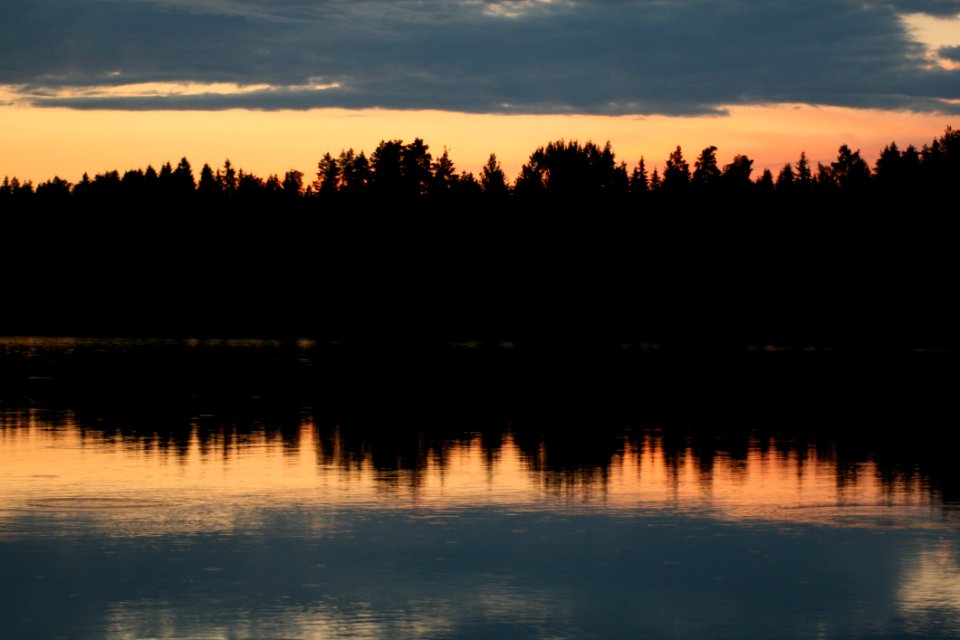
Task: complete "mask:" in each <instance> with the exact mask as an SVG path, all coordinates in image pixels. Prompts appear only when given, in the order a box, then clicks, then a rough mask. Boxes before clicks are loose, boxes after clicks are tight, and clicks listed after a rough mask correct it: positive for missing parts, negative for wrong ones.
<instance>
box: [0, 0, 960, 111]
mask: <svg viewBox="0 0 960 640" xmlns="http://www.w3.org/2000/svg"><path fill="white" fill-rule="evenodd" d="M9 4H10V5H11V6H9V8H8V10H7V11H6V19H5V20H4V21H3V23H2V24H0V84H5V85H16V86H17V91H18V92H19V93H20V94H21V95H22V96H25V99H26V100H29V101H30V102H32V103H33V104H36V105H41V106H70V107H76V108H116V109H153V108H174V109H224V108H231V107H248V108H258V109H279V108H293V109H305V108H311V107H324V106H342V107H387V108H403V109H407V108H430V109H449V110H458V111H470V112H508V113H509V112H525V113H668V114H711V113H721V112H722V109H723V108H724V106H726V105H737V104H766V103H776V102H801V103H810V104H824V105H841V106H853V107H879V108H888V109H913V110H925V111H926V110H940V111H950V112H956V111H957V110H958V107H957V104H956V103H954V102H951V101H952V100H957V99H960V72H958V71H956V70H947V69H931V68H930V65H929V63H928V60H927V58H926V54H927V51H926V48H925V46H924V45H922V44H921V43H918V42H915V41H914V40H913V39H912V36H911V35H910V33H909V31H908V30H907V28H906V26H905V24H904V22H903V21H902V19H901V17H900V15H901V13H902V12H907V11H909V12H920V11H922V12H926V13H929V14H932V15H941V16H942V15H953V14H956V13H960V0H916V1H915V0H911V1H910V2H907V0H889V1H877V2H855V1H851V0H810V1H808V2H803V3H800V2H778V3H757V2H754V1H749V0H727V1H725V2H715V1H713V0H604V1H600V0H568V1H566V2H564V1H561V0H554V1H553V2H547V1H545V0H500V1H494V0H462V1H456V0H422V1H414V0H392V1H389V2H388V1H385V0H318V1H315V2H311V3H308V2H305V1H303V0H267V1H258V2H255V1H253V0H190V1H189V2H188V1H187V0H127V1H124V2H117V1H115V0H11V2H10V3H9ZM947 57H950V54H949V51H948V56H947ZM145 82H196V83H214V82H221V83H222V82H227V83H235V84H237V85H241V86H244V85H247V86H249V85H270V87H269V88H261V89H259V90H251V91H245V92H242V93H236V94H229V93H224V92H219V93H216V92H210V93H202V92H201V93H197V92H193V93H191V94H187V95H184V94H170V95H154V96H146V95H141V96H137V95H134V96H131V95H127V94H126V93H125V94H124V95H110V94H109V93H108V92H103V91H100V92H98V93H97V92H95V93H90V92H84V91H83V90H82V89H83V88H84V87H104V86H107V87H109V86H119V85H130V84H136V83H145ZM317 83H321V84H324V85H336V86H335V87H334V88H328V89H325V90H315V89H313V88H310V86H311V85H315V84H317Z"/></svg>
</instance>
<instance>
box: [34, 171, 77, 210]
mask: <svg viewBox="0 0 960 640" xmlns="http://www.w3.org/2000/svg"><path fill="white" fill-rule="evenodd" d="M71 186H72V185H71V184H70V183H69V182H67V181H66V180H63V179H62V178H60V177H59V176H55V177H54V178H52V179H51V180H47V181H46V182H41V183H40V184H39V185H37V191H36V197H37V205H38V206H40V207H42V208H44V209H47V210H51V211H54V210H62V209H63V208H64V207H66V206H67V205H68V204H69V201H70V188H71Z"/></svg>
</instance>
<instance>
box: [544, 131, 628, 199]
mask: <svg viewBox="0 0 960 640" xmlns="http://www.w3.org/2000/svg"><path fill="white" fill-rule="evenodd" d="M527 166H529V168H530V170H531V172H532V173H533V174H536V175H538V176H540V179H541V182H542V183H543V185H544V188H545V190H546V192H547V193H548V194H552V195H556V196H564V197H592V198H595V197H600V196H607V197H609V196H619V195H623V194H625V193H626V190H627V184H628V180H627V170H626V166H624V165H623V164H619V165H618V164H617V163H616V162H615V158H614V154H613V150H612V148H611V147H610V143H609V142H608V143H607V144H606V145H605V146H604V147H603V148H602V149H601V148H600V147H598V146H597V145H596V144H594V143H593V142H587V143H586V144H584V145H580V144H579V143H578V142H576V141H571V142H566V141H564V140H558V141H556V142H551V143H549V144H547V145H546V146H545V147H539V148H538V149H537V150H536V151H534V152H533V153H532V154H531V155H530V160H529V161H528V163H527Z"/></svg>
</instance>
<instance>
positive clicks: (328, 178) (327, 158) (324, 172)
mask: <svg viewBox="0 0 960 640" xmlns="http://www.w3.org/2000/svg"><path fill="white" fill-rule="evenodd" d="M352 151H353V150H352V149H351V152H352ZM341 155H342V154H341ZM341 177H342V171H341V164H340V162H339V161H338V160H337V159H336V158H334V157H333V156H331V155H330V154H329V153H325V154H323V157H322V158H320V162H318V163H317V180H316V182H315V183H314V184H315V185H316V190H317V193H318V194H320V197H321V198H330V197H332V196H333V195H334V194H336V193H337V191H338V190H339V189H340V180H341Z"/></svg>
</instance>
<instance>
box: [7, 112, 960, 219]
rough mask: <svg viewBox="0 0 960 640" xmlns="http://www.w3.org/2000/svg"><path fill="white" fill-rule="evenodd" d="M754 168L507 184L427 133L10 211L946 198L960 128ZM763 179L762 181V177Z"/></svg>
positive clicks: (103, 187)
mask: <svg viewBox="0 0 960 640" xmlns="http://www.w3.org/2000/svg"><path fill="white" fill-rule="evenodd" d="M753 165H754V161H753V160H752V159H751V158H749V157H748V156H746V155H742V154H738V155H735V156H734V158H733V160H732V161H731V162H730V163H729V164H726V165H723V166H721V165H720V164H719V162H718V160H717V147H715V146H708V147H706V148H704V149H703V150H702V151H700V153H699V154H698V155H697V156H696V158H695V159H694V160H693V161H692V163H691V161H690V160H688V158H687V157H686V156H685V155H684V152H683V150H682V149H681V148H680V147H679V146H677V147H676V149H674V150H673V151H672V152H671V153H670V154H669V157H668V158H667V159H666V161H665V162H664V163H663V165H662V166H652V167H651V166H650V165H649V164H648V163H647V161H646V159H645V158H643V157H641V159H640V161H639V162H638V163H637V164H636V165H635V166H633V167H632V168H631V167H628V166H627V164H626V163H625V162H622V161H621V162H618V161H617V159H616V155H615V153H614V151H613V149H612V148H611V145H610V143H609V142H608V143H607V144H605V145H604V146H602V147H601V146H600V145H598V144H595V143H593V142H586V143H582V144H581V143H580V142H578V141H566V140H557V141H553V142H550V143H548V144H546V145H544V146H541V147H538V148H537V149H536V150H535V151H534V152H533V153H531V155H530V157H529V159H528V161H527V162H526V163H524V164H523V166H522V168H521V170H520V173H519V175H518V176H517V177H516V178H515V179H514V180H513V181H510V180H508V178H507V176H506V175H505V173H504V171H503V169H502V168H501V165H500V163H499V161H498V160H497V157H496V155H495V154H491V155H490V157H489V159H488V160H487V162H486V164H484V166H483V168H482V169H481V171H480V173H479V175H477V176H475V175H474V174H473V173H471V172H468V171H458V170H457V168H456V166H455V164H454V162H453V160H452V159H451V158H450V155H449V153H448V151H447V149H446V148H444V150H443V151H442V153H440V154H439V155H436V156H435V155H434V154H432V153H431V152H430V148H429V146H428V145H427V144H425V143H424V141H423V140H422V139H420V138H416V139H415V140H414V141H413V142H409V143H404V142H403V141H401V140H389V141H386V140H384V141H381V142H380V144H379V145H378V146H377V148H376V149H375V150H374V151H373V152H372V153H370V155H369V156H368V155H367V154H366V153H365V152H364V151H359V152H356V151H354V150H353V149H347V150H344V151H341V152H340V154H339V155H337V156H334V155H332V154H330V153H325V154H324V155H323V157H322V158H321V159H320V161H319V162H318V164H317V171H316V176H315V178H314V179H313V180H308V179H307V178H306V176H305V175H304V173H303V172H301V171H297V170H290V171H287V172H286V173H285V174H284V175H283V176H282V177H281V176H279V175H270V176H268V177H267V178H261V177H259V176H257V175H255V174H253V173H250V172H247V171H244V170H243V169H242V168H237V167H235V166H234V165H233V164H232V163H231V161H230V160H229V159H228V160H226V161H225V162H224V164H223V166H222V167H219V168H217V169H214V168H212V167H211V166H210V165H209V164H205V165H204V166H203V167H202V169H201V170H200V172H199V177H197V176H195V173H194V170H193V167H192V166H191V164H190V162H189V161H188V160H187V158H182V159H181V160H180V162H179V163H177V165H176V166H174V165H172V164H171V163H169V162H167V163H165V164H163V165H162V166H161V167H160V169H159V171H158V170H156V169H154V168H153V167H152V166H148V167H147V168H146V169H130V170H127V171H125V172H123V173H122V174H121V173H120V172H119V171H116V170H114V171H108V172H104V173H100V174H97V175H95V176H94V177H93V178H91V177H90V176H89V175H88V174H84V175H83V178H82V179H81V180H80V181H79V182H78V183H76V184H72V183H70V182H68V181H67V180H64V179H63V178H60V177H54V178H52V179H49V180H46V181H44V182H41V183H39V184H37V185H36V186H34V184H33V183H32V182H30V181H21V180H18V179H17V178H16V177H13V178H9V177H5V178H4V179H3V183H2V185H0V209H12V210H24V209H32V208H38V209H44V210H56V209H58V208H62V207H69V206H71V205H74V204H77V205H80V204H93V205H96V206H100V207H102V206H111V205H117V206H122V205H129V204H134V203H138V202H139V203H152V204H157V203H166V204H177V205H187V204H191V205H208V206H216V205H228V204H233V205H237V206H243V207H253V208H256V207H262V206H287V207H309V206H310V205H314V204H315V205H320V206H324V207H334V208H335V207H336V206H337V205H338V204H350V205H356V204H362V203H363V202H365V201H384V200H390V201H394V202H396V201H407V202H409V203H432V204H440V205H450V204H468V205H469V204H478V205H481V204H482V205H496V204H500V205H503V204H511V203H517V204H523V205H532V204H535V203H536V202H537V201H539V200H544V199H555V198H562V199H570V198H574V199H602V200H606V201H620V202H630V201H633V202H646V203H649V204H654V205H656V204H661V203H667V202H672V201H676V200H678V199H681V200H682V199H685V198H709V199H715V198H734V199H736V200H737V201H740V202H763V203H771V202H776V201H783V202H795V200H796V198H798V197H801V198H809V199H819V200H824V199H827V200H829V199H833V198H838V197H839V198H849V197H857V198H863V197H873V196H876V197H881V198H891V197H893V198H899V197H910V196H915V195H918V194H927V195H929V194H931V193H944V192H946V191H947V190H948V189H949V188H950V187H951V185H953V184H955V183H956V180H957V177H958V176H960V131H956V130H954V129H952V128H950V127H947V129H946V131H945V132H944V134H943V135H941V136H938V137H936V138H934V139H933V140H932V142H930V143H929V144H924V145H923V146H922V147H921V148H920V149H917V148H916V147H914V146H912V145H911V146H908V147H907V148H905V149H900V148H899V147H898V146H897V144H896V143H895V142H891V143H890V144H889V145H887V146H886V147H885V148H884V149H883V151H882V152H881V153H880V155H879V157H878V158H877V159H876V161H875V162H874V164H873V166H872V167H871V166H870V164H869V162H868V161H867V159H865V158H864V157H863V156H862V155H861V153H860V150H859V149H851V148H850V147H849V146H847V145H846V144H844V145H841V146H840V148H839V150H838V152H837V157H836V159H835V160H834V161H832V162H830V163H828V164H823V163H820V162H818V163H817V164H816V166H813V165H812V164H811V162H810V161H809V160H808V158H807V157H806V154H805V153H801V154H800V156H799V159H798V160H797V161H796V162H794V163H787V164H785V165H784V166H783V167H782V168H781V169H780V170H779V171H778V172H777V173H776V175H774V173H773V172H772V171H770V170H769V169H764V170H763V171H760V172H755V171H754V166H753ZM757 173H758V175H756V174H757Z"/></svg>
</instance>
